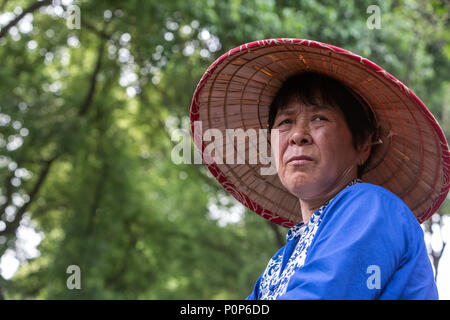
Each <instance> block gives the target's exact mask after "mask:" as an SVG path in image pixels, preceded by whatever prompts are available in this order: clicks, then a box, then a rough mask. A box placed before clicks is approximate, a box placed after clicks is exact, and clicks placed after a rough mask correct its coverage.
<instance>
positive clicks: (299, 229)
mask: <svg viewBox="0 0 450 320" xmlns="http://www.w3.org/2000/svg"><path fill="white" fill-rule="evenodd" d="M361 182H362V180H361V179H353V180H352V181H350V182H349V183H348V184H347V185H346V186H345V187H344V188H343V189H342V190H344V189H345V188H348V187H350V186H353V185H355V184H357V183H361ZM342 190H341V191H342ZM332 199H333V198H331V199H330V200H328V201H327V202H325V203H324V204H323V205H322V206H321V207H320V208H319V209H317V210H316V211H315V212H314V214H313V216H320V215H321V214H322V212H323V211H324V210H325V208H326V207H327V205H328V204H329V203H330V201H331V200H332ZM312 218H313V217H312V216H311V219H312ZM306 225H307V224H305V223H304V222H303V221H300V222H299V223H297V224H296V225H295V226H293V227H292V228H290V229H289V231H288V233H287V235H286V241H289V240H292V239H294V238H297V237H300V236H301V235H302V233H303V231H304V230H305V228H306Z"/></svg>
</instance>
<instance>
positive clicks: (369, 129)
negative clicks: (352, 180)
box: [268, 72, 378, 178]
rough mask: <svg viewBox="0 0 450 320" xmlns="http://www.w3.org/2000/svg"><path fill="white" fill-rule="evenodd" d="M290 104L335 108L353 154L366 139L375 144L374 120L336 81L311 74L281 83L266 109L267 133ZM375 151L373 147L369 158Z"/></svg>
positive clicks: (363, 104)
mask: <svg viewBox="0 0 450 320" xmlns="http://www.w3.org/2000/svg"><path fill="white" fill-rule="evenodd" d="M293 101H298V102H301V103H304V104H306V105H319V104H326V105H329V106H338V107H339V108H340V109H341V111H342V113H343V114H344V117H345V121H346V123H347V126H348V128H349V129H350V132H351V133H352V137H353V146H354V148H355V150H356V149H357V148H358V147H359V146H361V145H362V144H363V143H364V142H365V141H366V140H367V139H368V138H369V137H371V139H372V141H371V142H375V141H376V140H378V129H377V124H376V119H375V116H374V114H373V112H372V110H371V108H370V107H369V105H368V104H367V103H366V102H365V101H364V100H363V99H362V98H361V97H360V96H359V95H358V94H357V93H356V92H354V91H353V90H352V89H350V88H348V87H347V86H345V85H344V84H343V83H341V82H340V81H339V80H337V79H334V78H332V77H329V76H326V75H323V74H319V73H313V72H305V73H300V74H295V75H293V76H291V77H289V78H288V79H287V80H286V81H285V82H284V83H283V85H282V87H281V88H280V89H279V90H278V92H277V94H276V95H275V98H274V99H273V101H272V104H271V105H270V108H269V123H268V129H269V132H270V130H271V129H272V127H273V125H274V121H275V117H276V115H277V113H278V111H280V110H283V109H285V108H286V107H287V106H288V104H289V103H290V102H293ZM374 147H375V146H374V145H372V151H371V155H372V154H373V152H374ZM371 155H370V156H369V158H368V159H367V161H366V162H365V163H364V164H362V165H360V166H358V178H361V176H362V174H363V173H364V170H365V169H366V167H367V164H368V163H369V160H370V158H371Z"/></svg>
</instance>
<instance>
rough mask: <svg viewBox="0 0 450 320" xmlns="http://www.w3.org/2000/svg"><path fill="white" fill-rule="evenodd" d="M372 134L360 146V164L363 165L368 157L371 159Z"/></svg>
mask: <svg viewBox="0 0 450 320" xmlns="http://www.w3.org/2000/svg"><path fill="white" fill-rule="evenodd" d="M371 141H372V136H369V137H368V138H367V139H366V141H365V142H364V143H363V144H362V145H360V146H359V148H358V153H359V155H358V165H359V166H362V165H363V164H364V163H365V162H366V161H367V159H369V156H370V152H371V151H372V143H371Z"/></svg>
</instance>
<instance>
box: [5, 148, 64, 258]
mask: <svg viewBox="0 0 450 320" xmlns="http://www.w3.org/2000/svg"><path fill="white" fill-rule="evenodd" d="M56 158H57V156H54V157H52V158H51V159H49V160H47V161H46V163H45V165H44V167H43V168H42V169H41V172H40V173H39V177H38V179H37V181H36V183H35V184H34V186H33V189H32V190H31V192H30V194H29V197H30V200H29V201H28V202H26V203H25V204H24V205H23V206H22V207H20V208H19V210H18V211H17V213H16V216H15V217H14V220H13V221H12V222H10V223H7V224H6V227H5V229H4V230H3V231H1V232H0V236H9V235H11V234H12V233H13V232H15V231H16V229H17V228H18V226H19V223H20V221H21V220H22V217H23V215H24V213H25V212H26V210H27V209H28V207H29V206H30V204H31V203H32V202H33V200H34V199H35V198H36V196H37V194H38V192H39V190H40V189H41V187H42V184H43V183H44V181H45V179H46V178H47V176H48V173H49V171H50V168H51V166H52V164H53V162H54V161H55V160H56ZM3 251H4V250H2V252H1V254H0V256H2V254H3Z"/></svg>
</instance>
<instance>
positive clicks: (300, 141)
mask: <svg viewBox="0 0 450 320" xmlns="http://www.w3.org/2000/svg"><path fill="white" fill-rule="evenodd" d="M311 142H312V137H311V135H310V134H309V130H308V129H307V128H305V127H304V126H296V127H295V129H294V131H293V132H292V134H291V136H290V138H289V144H291V145H297V146H302V145H305V144H310V143H311Z"/></svg>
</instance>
